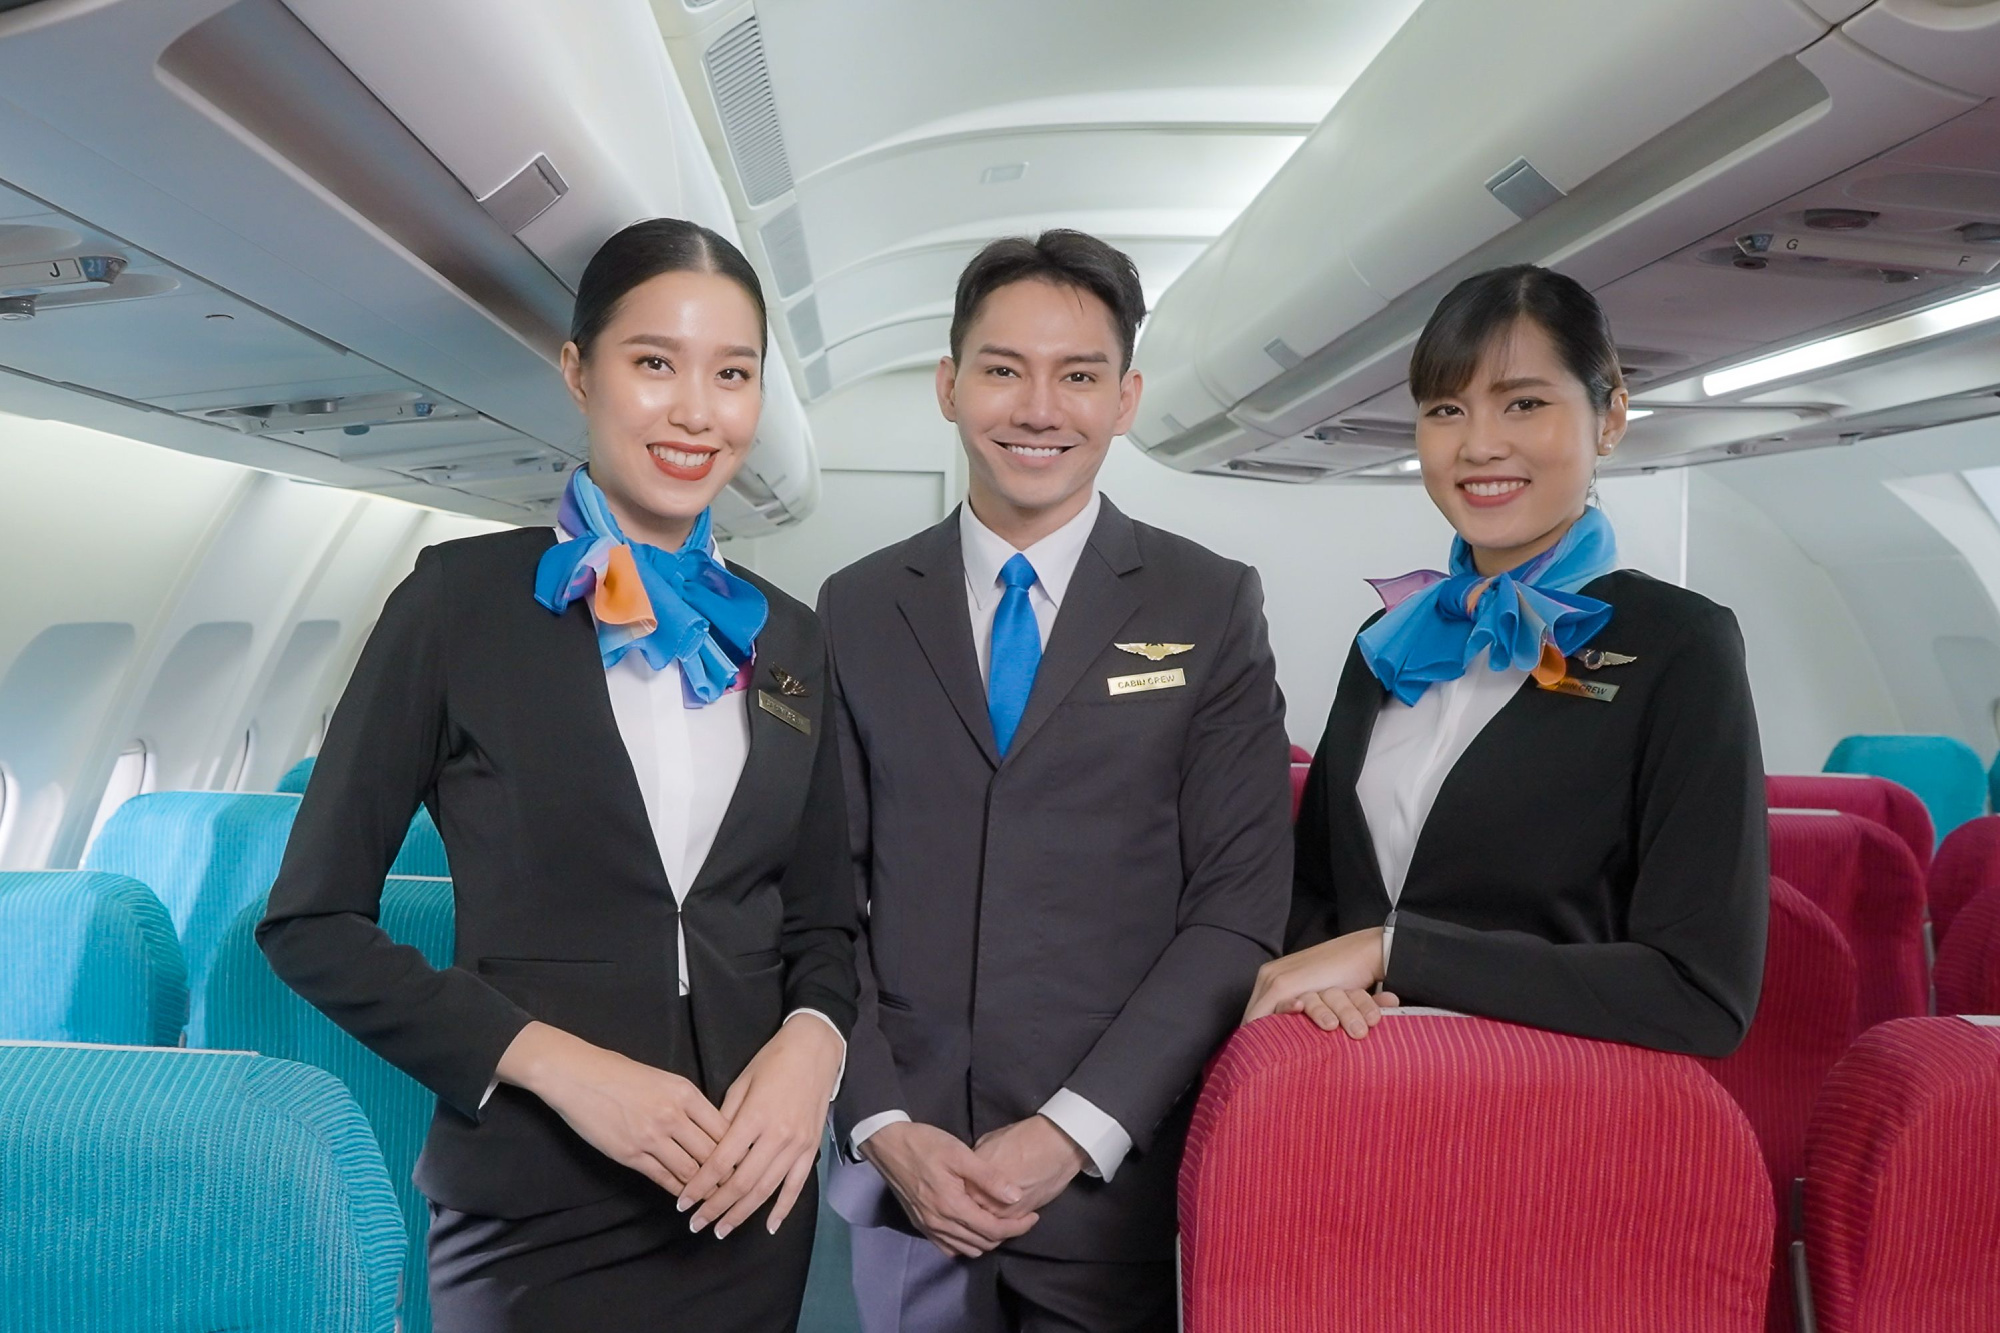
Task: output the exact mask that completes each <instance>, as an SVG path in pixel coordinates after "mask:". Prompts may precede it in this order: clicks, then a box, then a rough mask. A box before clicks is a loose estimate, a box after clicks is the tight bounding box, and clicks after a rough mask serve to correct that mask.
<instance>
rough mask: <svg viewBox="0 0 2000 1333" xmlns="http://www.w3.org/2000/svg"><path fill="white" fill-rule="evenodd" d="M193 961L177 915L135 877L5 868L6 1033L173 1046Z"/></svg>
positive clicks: (1, 967)
mask: <svg viewBox="0 0 2000 1333" xmlns="http://www.w3.org/2000/svg"><path fill="white" fill-rule="evenodd" d="M187 1010H188V988H187V964H186V962H185V961H184V960H183V959H182V958H181V945H180V941H179V940H178V939H176V938H174V923H173V922H172V920H170V919H169V918H168V916H167V909H166V908H164V907H162V906H161V905H160V900H159V899H158V898H156V897H154V896H153V891H152V890H151V889H149V888H147V887H146V886H145V885H144V884H141V883H140V882H139V881H138V880H136V879H127V878H126V877H125V876H123V875H107V874H102V873H99V872H96V871H90V870H19V871H9V872H5V873H0V1039H9V1040H14V1041H83V1042H105V1043H109V1044H112V1045H117V1046H175V1045H178V1044H179V1043H180V1039H181V1029H182V1028H184V1027H186V1026H187Z"/></svg>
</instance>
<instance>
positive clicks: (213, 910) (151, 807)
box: [83, 791, 299, 1046]
mask: <svg viewBox="0 0 2000 1333" xmlns="http://www.w3.org/2000/svg"><path fill="white" fill-rule="evenodd" d="M298 809H299V798H298V797H296V796H278V795H266V794H263V793H242V792H213V791H163V792H151V793H149V794H147V795H144V796H135V797H133V798H132V799H131V800H129V801H127V802H125V803H124V804H123V805H121V806H119V807H118V810H117V812H116V813H115V814H113V815H112V816H111V818H110V819H109V820H107V821H106V822H105V825H104V829H103V831H102V832H100V833H99V834H98V835H97V840H96V841H95V842H93V843H92V844H91V845H90V851H89V853H88V854H87V855H86V856H85V857H84V862H83V864H84V868H85V869H86V870H103V871H110V872H112V873H114V874H120V875H129V876H131V877H132V878H133V879H136V880H138V881H139V882H140V883H142V884H144V885H146V886H147V887H148V888H150V889H152V890H153V892H154V893H156V894H158V895H159V898H160V901H161V902H162V903H164V904H165V905H166V909H167V914H168V915H169V916H170V917H172V918H173V923H174V933H175V934H177V935H178V936H179V937H180V941H181V952H182V954H183V955H184V957H185V958H186V960H187V979H188V993H189V996H190V1004H189V1010H188V1044H189V1045H192V1046H205V1045H208V1044H209V1043H208V1042H207V1041H206V1040H205V1038H204V1035H203V1033H204V1029H203V1023H204V1017H203V1002H204V1001H203V996H204V992H205V989H206V986H205V983H206V981H207V979H208V969H209V963H210V961H211V960H212V959H213V958H214V956H215V950H216V947H217V946H218V945H219V944H220V943H221V941H222V937H223V935H224V934H225V933H226V932H227V931H228V930H229V927H230V924H231V923H232V922H233V921H235V919H236V914H237V913H238V912H241V911H242V910H243V908H244V907H245V905H247V904H249V903H251V902H254V901H256V900H257V899H259V898H261V897H263V896H264V894H265V893H267V892H269V891H270V888H271V881H272V880H274V879H276V878H277V877H278V864H279V862H280V861H282V860H283V859H284V855H285V840H286V839H287V838H288V837H290V836H291V831H292V819H293V817H294V816H295V815H297V813H298Z"/></svg>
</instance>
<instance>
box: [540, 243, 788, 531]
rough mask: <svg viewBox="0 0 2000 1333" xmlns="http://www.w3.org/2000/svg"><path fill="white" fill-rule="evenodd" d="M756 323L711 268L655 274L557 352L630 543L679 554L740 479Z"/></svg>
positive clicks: (753, 388)
mask: <svg viewBox="0 0 2000 1333" xmlns="http://www.w3.org/2000/svg"><path fill="white" fill-rule="evenodd" d="M763 334H764V330H763V321H762V320H761V319H760V317H759V316H758V313H757V307H756V304H755V303H754V302H752V301H751V299H750V297H749V294H748V293H746V292H745V291H744V290H743V288H742V287H740V286H738V285H737V284H736V283H735V282H734V281H733V280H731V279H729V278H727V277H724V276H722V275H721V274H718V273H700V272H673V273H662V274H659V275H657V276H655V277H652V278H648V279H647V280H646V281H644V282H642V283H640V284H639V285H638V286H636V287H634V288H633V289H632V290H631V291H629V292H627V293H626V294H625V295H624V296H623V297H622V298H621V299H620V300H619V302H618V306H617V308H616V310H614V311H613V313H612V316H611V319H610V321H609V322H608V323H606V324H605V326H604V328H603V330H602V331H601V332H600V333H599V334H598V335H597V337H596V338H595V339H594V340H592V342H591V345H590V347H589V349H588V355H585V354H584V353H583V352H582V351H580V350H579V349H578V347H577V345H576V344H575V343H566V344H564V346H563V352H562V371H563V380H564V382H565V383H567V384H568V385H569V391H570V396H571V397H572V398H574V399H575V400H576V404H577V406H578V407H579V408H581V409H582V411H583V415H584V419H585V421H586V422H587V424H588V427H589V431H590V477H591V480H592V481H594V482H596V483H597V485H598V487H599V488H600V489H601V490H603V492H604V497H605V499H606V500H607V501H608V502H609V503H610V506H611V512H612V513H613V515H615V516H616V517H617V519H618V523H619V526H620V527H622V528H624V530H625V535H626V536H628V537H630V538H631V539H632V540H634V541H639V542H645V543H648V544H649V545H653V546H658V547H661V548H663V549H665V550H669V551H672V550H676V549H678V548H679V547H680V545H681V543H682V542H684V541H685V540H686V539H687V535H688V531H689V530H690V529H691V528H692V527H693V526H694V521H695V519H697V518H699V517H700V516H701V511H702V510H704V509H706V508H708V506H709V504H710V502H711V501H713V500H714V499H715V496H716V493H717V492H719V491H720V490H721V489H722V488H723V487H724V486H726V485H727V484H728V483H729V480H730V478H732V477H734V476H735V475H736V470H737V469H738V468H740V467H742V466H743V460H744V458H745V457H746V456H747V455H748V454H749V452H750V445H751V443H752V442H753V441H754V440H755V439H756V437H757V417H758V413H759V412H760V410H761V409H762V407H763V356H762V354H761V352H760V350H759V349H760V348H761V346H762V344H763Z"/></svg>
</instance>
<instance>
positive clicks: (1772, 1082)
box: [1703, 879, 1861, 1333]
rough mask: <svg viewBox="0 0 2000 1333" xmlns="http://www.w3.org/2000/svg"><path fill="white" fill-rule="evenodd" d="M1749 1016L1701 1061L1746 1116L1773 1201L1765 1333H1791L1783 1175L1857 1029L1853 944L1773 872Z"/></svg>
mask: <svg viewBox="0 0 2000 1333" xmlns="http://www.w3.org/2000/svg"><path fill="white" fill-rule="evenodd" d="M1767 939H1768V942H1767V944H1766V946H1765V950H1764V990H1763V994H1762V995H1761V996H1760V997H1759V998H1758V1001H1757V1016H1756V1018H1755V1019H1754V1020H1753V1021H1752V1022H1751V1024H1750V1031H1749V1032H1748V1033H1747V1034H1746V1035H1745V1036H1744V1038H1743V1044H1742V1045H1741V1046H1739V1047H1737V1048H1736V1051H1735V1053H1734V1054H1732V1055H1730V1056H1729V1057H1727V1058H1726V1059H1722V1060H1707V1061H1704V1062H1703V1063H1705V1064H1706V1065H1707V1066H1708V1068H1709V1070H1710V1072H1712V1073H1713V1074H1714V1075H1715V1077H1716V1081H1717V1082H1719V1083H1721V1084H1722V1086H1723V1087H1724V1088H1727V1089H1728V1090H1729V1095H1730V1096H1732V1097H1734V1098H1735V1099H1736V1104H1737V1105H1738V1106H1741V1107H1742V1108H1743V1113H1744V1114H1745V1115H1747V1116H1748V1117H1749V1118H1750V1128H1751V1129H1753V1130H1755V1131H1756V1134H1757V1146H1758V1147H1759V1148H1761V1149H1762V1150H1763V1153H1764V1165H1765V1167H1766V1168H1767V1169H1768V1170H1769V1171H1770V1173H1771V1191H1772V1193H1771V1197H1772V1201H1773V1203H1774V1204H1775V1205H1776V1208H1777V1217H1778V1225H1777V1229H1776V1241H1777V1245H1776V1249H1775V1250H1774V1252H1773V1264H1772V1269H1771V1299H1770V1306H1769V1313H1768V1317H1767V1322H1766V1328H1767V1329H1768V1330H1769V1333H1792V1326H1793V1320H1792V1302H1793V1293H1792V1281H1791V1266H1790V1264H1789V1263H1788V1262H1787V1251H1788V1250H1789V1249H1790V1246H1791V1243H1792V1240H1793V1236H1792V1223H1791V1212H1792V1208H1791V1198H1792V1182H1793V1181H1794V1180H1796V1179H1798V1177H1800V1176H1801V1175H1803V1174H1805V1160H1806V1123H1807V1121H1808V1120H1810V1119H1811V1117H1812V1108H1813V1098H1814V1097H1815V1096H1816V1095H1818V1093H1819V1087H1820V1084H1821V1083H1823V1082H1824V1081H1825V1080H1826V1076H1827V1074H1828V1073H1829V1072H1831V1071H1832V1069H1833V1066H1834V1064H1835V1063H1836V1062H1838V1061H1839V1059H1840V1057H1841V1056H1842V1055H1843V1054H1845V1053H1846V1051H1847V1048H1848V1047H1849V1046H1850V1045H1852V1044H1853V1042H1854V1039H1855V1037H1857V1036H1859V1035H1860V1031H1861V1027H1860V1021H1859V1019H1858V1018H1857V1017H1856V1003H1857V999H1856V979H1855V967H1854V951H1853V950H1851V949H1849V948H1848V947H1847V940H1846V939H1845V938H1844V937H1843V936H1842V935H1841V933H1840V929H1839V927H1837V926H1835V925H1834V924H1833V921H1832V919H1831V918H1829V917H1828V916H1827V914H1826V913H1824V912H1822V911H1820V910H1819V908H1817V907H1815V906H1813V904H1812V902H1811V900H1810V899H1808V898H1807V897H1806V896H1805V895H1804V894H1802V893H1800V892H1799V891H1798V890H1797V889H1795V888H1793V887H1792V886H1791V885H1789V884H1787V883H1785V881H1783V880H1781V879H1774V880H1772V881H1771V927H1770V933H1769V936H1768V937H1767Z"/></svg>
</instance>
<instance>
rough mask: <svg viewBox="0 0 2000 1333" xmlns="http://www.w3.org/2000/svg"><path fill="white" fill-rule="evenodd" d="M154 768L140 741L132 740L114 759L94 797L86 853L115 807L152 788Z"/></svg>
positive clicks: (115, 809)
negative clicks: (100, 793)
mask: <svg viewBox="0 0 2000 1333" xmlns="http://www.w3.org/2000/svg"><path fill="white" fill-rule="evenodd" d="M154 767H155V765H154V761H153V751H152V748H151V747H150V746H148V745H147V744H146V742H144V741H134V742H132V744H131V745H129V746H127V747H126V748H125V751H124V753H122V754H120V755H119V756H118V762H117V763H115V764H113V765H112V766H111V779H110V781H108V782H106V783H105V784H104V795H103V796H102V797H100V798H99V799H98V802H97V816H96V818H94V819H92V820H91V821H90V837H89V838H88V839H86V840H85V842H84V844H83V845H84V850H85V852H86V853H88V851H89V849H90V844H91V843H93V842H96V841H97V835H98V833H100V832H101V831H102V830H103V828H104V825H105V821H107V820H109V819H110V818H111V816H112V815H113V814H115V813H116V812H117V810H118V807H119V806H121V805H123V804H125V802H127V801H129V800H131V799H132V798H133V797H134V796H140V795H143V794H144V793H146V792H149V791H151V790H153V783H154Z"/></svg>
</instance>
